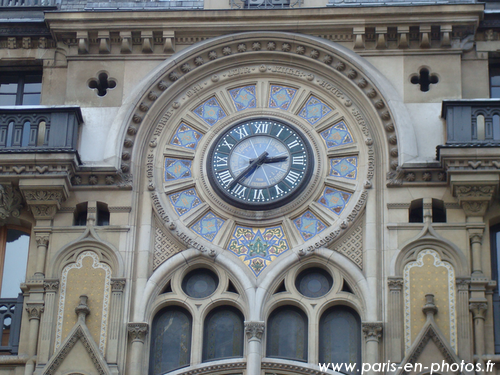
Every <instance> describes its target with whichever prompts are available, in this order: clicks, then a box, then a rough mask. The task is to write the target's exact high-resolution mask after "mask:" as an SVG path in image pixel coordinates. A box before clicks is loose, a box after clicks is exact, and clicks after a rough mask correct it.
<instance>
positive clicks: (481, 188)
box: [452, 176, 497, 216]
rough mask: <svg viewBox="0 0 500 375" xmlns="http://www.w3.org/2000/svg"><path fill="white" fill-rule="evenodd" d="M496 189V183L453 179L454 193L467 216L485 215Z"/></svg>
mask: <svg viewBox="0 0 500 375" xmlns="http://www.w3.org/2000/svg"><path fill="white" fill-rule="evenodd" d="M478 177H479V176H478ZM496 189H497V184H496V183H489V184H477V183H473V182H468V181H467V182H463V183H461V182H453V181H452V190H453V195H454V196H456V197H457V198H458V201H459V203H460V205H461V206H462V208H463V210H464V211H465V214H466V215H467V216H484V214H485V213H486V210H487V209H488V206H489V204H490V201H491V199H492V198H493V195H494V194H495V191H496Z"/></svg>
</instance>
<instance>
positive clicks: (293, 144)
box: [288, 139, 299, 148]
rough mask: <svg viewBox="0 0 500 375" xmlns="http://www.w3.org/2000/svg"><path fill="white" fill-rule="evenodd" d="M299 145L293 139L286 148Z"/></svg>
mask: <svg viewBox="0 0 500 375" xmlns="http://www.w3.org/2000/svg"><path fill="white" fill-rule="evenodd" d="M298 145H299V142H297V140H296V139H295V140H294V141H293V142H290V143H289V144H288V148H294V147H295V146H298Z"/></svg>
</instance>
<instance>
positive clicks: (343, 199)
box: [318, 187, 352, 215]
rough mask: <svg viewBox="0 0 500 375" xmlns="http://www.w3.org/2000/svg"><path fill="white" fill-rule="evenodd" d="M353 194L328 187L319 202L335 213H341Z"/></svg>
mask: <svg viewBox="0 0 500 375" xmlns="http://www.w3.org/2000/svg"><path fill="white" fill-rule="evenodd" d="M351 195H352V194H349V193H346V192H345V191H340V190H337V189H333V188H331V187H326V188H325V190H324V191H323V194H322V195H321V197H320V198H319V200H318V203H319V204H321V205H322V206H324V207H326V208H328V209H329V210H330V211H332V212H334V213H335V214H337V215H340V214H341V213H342V211H343V210H344V208H345V206H346V205H347V203H348V202H349V199H351Z"/></svg>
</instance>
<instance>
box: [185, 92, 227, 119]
mask: <svg viewBox="0 0 500 375" xmlns="http://www.w3.org/2000/svg"><path fill="white" fill-rule="evenodd" d="M193 112H194V113H195V114H196V115H197V116H198V117H200V118H201V119H202V120H203V121H205V122H206V123H207V124H208V125H210V126H212V125H214V124H216V123H217V121H219V120H220V119H223V118H224V117H226V113H225V112H224V110H223V109H222V107H221V106H220V104H219V102H218V101H217V99H216V98H215V97H213V98H210V99H208V100H207V101H206V102H205V103H203V104H202V105H200V106H199V107H197V108H195V110H194V111H193Z"/></svg>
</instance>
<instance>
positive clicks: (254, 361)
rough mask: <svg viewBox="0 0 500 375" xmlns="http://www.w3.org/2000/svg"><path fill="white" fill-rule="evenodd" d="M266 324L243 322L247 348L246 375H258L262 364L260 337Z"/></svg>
mask: <svg viewBox="0 0 500 375" xmlns="http://www.w3.org/2000/svg"><path fill="white" fill-rule="evenodd" d="M265 326H266V323H264V322H245V333H246V336H247V340H248V347H247V353H248V354H247V375H260V371H261V362H262V335H263V334H264V329H265Z"/></svg>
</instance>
